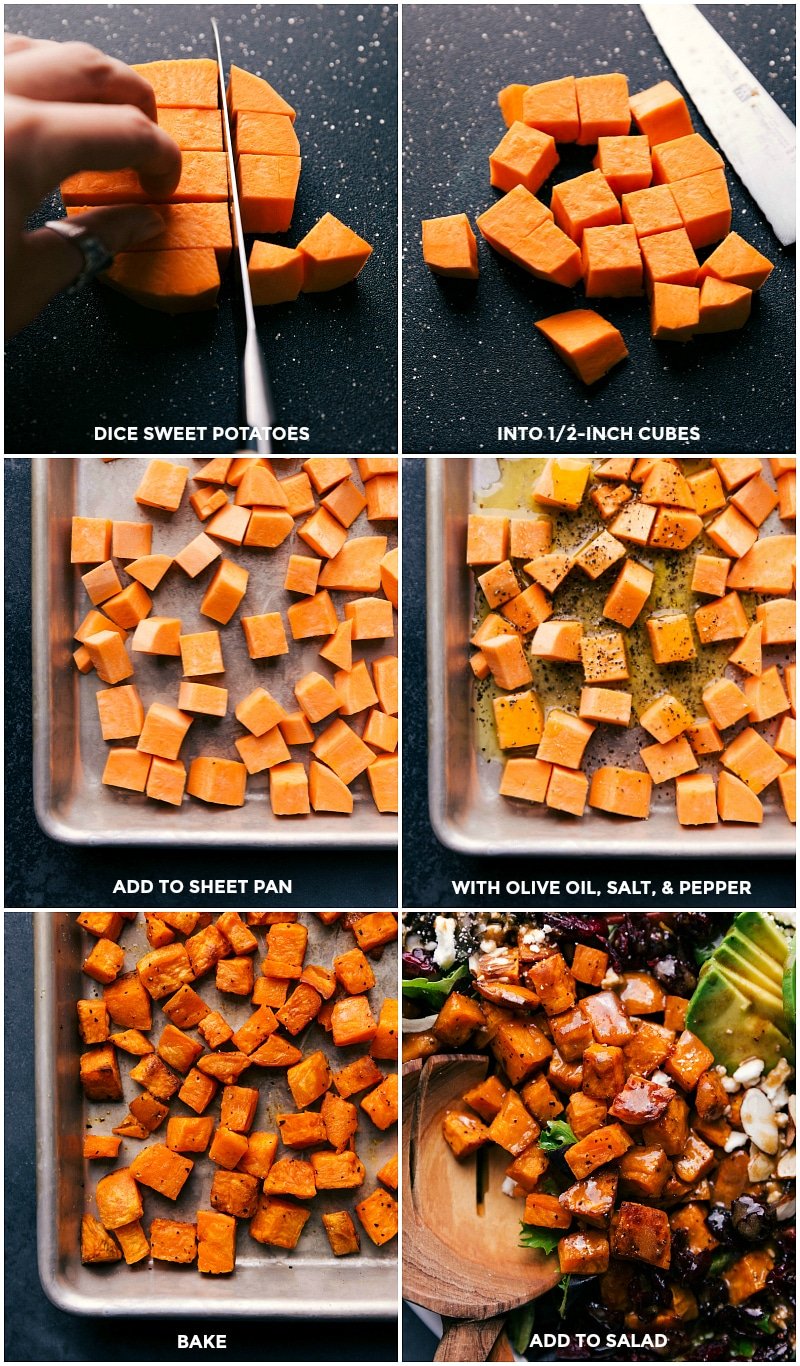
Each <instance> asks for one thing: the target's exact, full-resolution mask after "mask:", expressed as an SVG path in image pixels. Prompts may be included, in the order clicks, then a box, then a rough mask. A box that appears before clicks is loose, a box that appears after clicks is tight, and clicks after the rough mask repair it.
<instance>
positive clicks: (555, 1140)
mask: <svg viewBox="0 0 800 1366" xmlns="http://www.w3.org/2000/svg"><path fill="white" fill-rule="evenodd" d="M577 1141H578V1140H577V1138H576V1136H575V1134H574V1133H573V1132H572V1130H571V1128H570V1127H569V1125H568V1124H567V1123H566V1121H565V1120H563V1119H548V1121H547V1123H546V1124H545V1126H544V1128H543V1129H542V1132H541V1133H540V1135H539V1147H540V1148H541V1149H542V1152H545V1153H560V1152H562V1151H563V1149H564V1148H571V1147H572V1145H573V1143H577Z"/></svg>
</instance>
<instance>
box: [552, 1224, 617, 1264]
mask: <svg viewBox="0 0 800 1366" xmlns="http://www.w3.org/2000/svg"><path fill="white" fill-rule="evenodd" d="M608 1259H609V1250H608V1238H607V1237H606V1236H605V1234H603V1233H599V1232H595V1231H594V1230H593V1229H585V1230H583V1231H581V1232H580V1233H568V1234H567V1236H566V1238H562V1239H561V1241H560V1242H559V1244H558V1261H559V1267H560V1269H561V1272H562V1275H565V1276H568V1275H571V1274H572V1273H573V1272H574V1273H575V1274H577V1275H582V1276H583V1275H586V1276H589V1275H597V1274H598V1273H600V1272H603V1271H607V1270H608Z"/></svg>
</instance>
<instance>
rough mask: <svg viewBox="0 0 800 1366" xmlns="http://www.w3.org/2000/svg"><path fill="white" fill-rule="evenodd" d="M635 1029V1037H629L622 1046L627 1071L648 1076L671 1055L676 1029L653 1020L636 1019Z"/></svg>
mask: <svg viewBox="0 0 800 1366" xmlns="http://www.w3.org/2000/svg"><path fill="white" fill-rule="evenodd" d="M633 1029H634V1033H633V1038H632V1039H628V1042H627V1043H626V1044H624V1045H623V1048H622V1052H623V1055H624V1058H625V1071H626V1072H627V1073H628V1074H629V1075H630V1073H632V1072H638V1073H639V1074H640V1075H641V1076H643V1077H646V1076H647V1075H648V1074H649V1073H650V1072H655V1070H656V1068H657V1067H660V1066H661V1064H662V1063H663V1062H664V1060H665V1059H666V1058H668V1057H669V1051H670V1049H671V1048H672V1045H673V1043H674V1042H675V1031H674V1030H673V1029H665V1028H664V1026H663V1025H657V1024H653V1022H652V1021H651V1020H635V1021H634V1025H633Z"/></svg>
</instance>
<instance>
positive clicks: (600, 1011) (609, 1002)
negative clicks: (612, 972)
mask: <svg viewBox="0 0 800 1366" xmlns="http://www.w3.org/2000/svg"><path fill="white" fill-rule="evenodd" d="M581 1010H582V1011H583V1012H584V1014H585V1015H587V1016H588V1017H589V1019H590V1021H591V1025H592V1031H593V1033H594V1037H595V1039H596V1040H597V1042H598V1043H609V1044H613V1045H614V1046H615V1047H617V1048H619V1047H621V1046H622V1044H624V1043H627V1042H628V1039H631V1038H633V1025H632V1024H631V1021H630V1020H629V1019H628V1014H627V1011H626V1010H625V1007H624V1006H623V1005H621V1004H620V1000H619V997H618V996H616V995H615V994H614V992H613V991H598V992H596V993H595V994H594V995H593V996H584V998H583V1000H582V1001H581Z"/></svg>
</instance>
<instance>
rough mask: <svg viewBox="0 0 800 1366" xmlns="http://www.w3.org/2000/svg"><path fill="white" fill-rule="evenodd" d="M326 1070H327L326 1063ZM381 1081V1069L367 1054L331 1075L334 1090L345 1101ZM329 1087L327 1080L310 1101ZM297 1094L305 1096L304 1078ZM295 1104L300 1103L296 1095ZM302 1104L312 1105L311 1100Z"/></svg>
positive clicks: (313, 1085)
mask: <svg viewBox="0 0 800 1366" xmlns="http://www.w3.org/2000/svg"><path fill="white" fill-rule="evenodd" d="M312 1056H315V1055H312ZM321 1056H322V1058H323V1061H324V1055H321ZM299 1065H300V1066H302V1064H299ZM317 1066H320V1065H319V1064H315V1070H316V1068H317ZM326 1068H327V1063H326ZM300 1075H301V1076H302V1074H300ZM296 1080H297V1079H295V1081H296ZM320 1080H322V1078H321V1076H320ZM382 1080H383V1073H382V1072H381V1069H380V1068H379V1067H378V1066H377V1065H376V1064H375V1062H374V1061H373V1059H372V1058H371V1057H370V1056H369V1054H366V1055H365V1056H364V1057H363V1058H356V1059H354V1061H353V1062H351V1063H348V1064H347V1066H346V1067H343V1068H342V1070H341V1071H340V1072H334V1074H333V1083H334V1086H335V1087H336V1090H337V1091H338V1092H339V1095H340V1096H342V1097H343V1098H345V1099H346V1098H347V1097H348V1096H354V1095H357V1094H358V1092H359V1091H365V1090H366V1089H367V1087H368V1086H375V1085H376V1084H377V1083H378V1082H380V1081H382ZM290 1085H291V1082H290ZM329 1085H330V1079H329V1080H328V1082H327V1083H326V1084H325V1085H324V1086H323V1087H322V1089H321V1090H319V1091H317V1095H315V1096H313V1097H312V1100H316V1099H317V1097H318V1096H319V1095H321V1094H322V1092H323V1091H326V1090H327V1089H328V1086H329ZM309 1089H311V1090H313V1089H315V1084H312V1086H311V1087H310V1088H309ZM298 1093H299V1094H300V1095H305V1094H307V1090H306V1084H305V1078H304V1077H303V1082H302V1089H301V1088H300V1087H298ZM292 1094H293V1095H294V1092H293V1093H292ZM295 1103H296V1104H300V1103H301V1102H300V1101H298V1099H297V1096H296V1095H295ZM302 1103H303V1104H306V1105H310V1104H311V1103H312V1101H311V1100H306V1101H303V1102H302Z"/></svg>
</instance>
